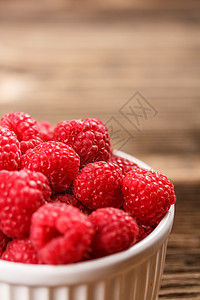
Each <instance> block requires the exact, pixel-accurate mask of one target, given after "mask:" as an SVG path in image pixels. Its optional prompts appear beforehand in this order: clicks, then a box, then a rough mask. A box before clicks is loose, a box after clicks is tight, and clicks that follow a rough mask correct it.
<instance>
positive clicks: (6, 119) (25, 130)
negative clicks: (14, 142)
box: [0, 112, 42, 153]
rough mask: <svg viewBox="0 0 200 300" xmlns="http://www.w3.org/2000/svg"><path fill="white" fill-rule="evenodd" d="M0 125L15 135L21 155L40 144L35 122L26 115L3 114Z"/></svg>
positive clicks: (15, 113)
mask: <svg viewBox="0 0 200 300" xmlns="http://www.w3.org/2000/svg"><path fill="white" fill-rule="evenodd" d="M0 125H1V126H3V127H6V128H8V129H10V130H11V131H13V132H14V133H15V134H16V136H17V139H18V140H19V142H20V148H21V151H22V153H25V152H26V151H27V150H28V149H29V148H33V147H35V146H36V145H38V144H39V143H41V142H42V140H41V138H40V131H39V127H38V125H37V122H36V121H35V120H34V119H33V118H32V117H31V116H30V115H28V114H25V113H23V112H13V113H8V114H5V115H4V116H3V117H2V118H1V121H0Z"/></svg>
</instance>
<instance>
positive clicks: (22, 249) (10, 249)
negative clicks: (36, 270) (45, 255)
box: [1, 239, 40, 264]
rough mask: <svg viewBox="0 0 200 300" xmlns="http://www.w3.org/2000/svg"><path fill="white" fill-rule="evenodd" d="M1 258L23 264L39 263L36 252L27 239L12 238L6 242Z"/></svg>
mask: <svg viewBox="0 0 200 300" xmlns="http://www.w3.org/2000/svg"><path fill="white" fill-rule="evenodd" d="M1 259H3V260H8V261H12V262H19V263H24V264H39V263H40V261H39V260H38V257H37V254H36V252H35V249H34V247H33V244H32V242H31V241H30V240H29V239H22V240H13V241H11V242H9V243H8V245H7V247H6V250H5V251H4V253H3V254H2V256H1Z"/></svg>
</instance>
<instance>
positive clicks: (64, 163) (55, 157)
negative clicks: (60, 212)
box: [21, 141, 80, 192]
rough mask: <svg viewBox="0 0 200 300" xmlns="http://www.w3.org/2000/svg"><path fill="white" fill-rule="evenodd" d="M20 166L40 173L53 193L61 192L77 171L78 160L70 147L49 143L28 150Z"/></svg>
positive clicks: (58, 143)
mask: <svg viewBox="0 0 200 300" xmlns="http://www.w3.org/2000/svg"><path fill="white" fill-rule="evenodd" d="M21 165H22V168H26V169H29V170H32V171H37V172H41V173H42V174H44V175H45V176H46V177H47V178H48V180H49V183H50V186H51V188H52V190H53V191H54V192H62V191H64V190H66V189H67V188H68V186H69V185H70V183H71V182H72V180H73V179H74V177H75V175H76V173H77V172H78V171H79V165H80V158H79V156H78V154H76V152H75V151H74V150H73V149H72V148H71V147H69V146H67V145H65V144H63V143H60V142H54V141H50V142H45V143H42V144H40V145H38V146H37V147H35V148H34V149H30V150H28V151H27V152H26V153H25V154H24V155H23V157H22V161H21Z"/></svg>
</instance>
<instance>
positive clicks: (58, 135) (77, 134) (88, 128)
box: [53, 118, 112, 165]
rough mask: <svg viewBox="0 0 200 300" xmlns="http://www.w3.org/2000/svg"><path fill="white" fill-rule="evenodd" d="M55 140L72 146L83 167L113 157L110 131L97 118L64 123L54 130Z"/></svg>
mask: <svg viewBox="0 0 200 300" xmlns="http://www.w3.org/2000/svg"><path fill="white" fill-rule="evenodd" d="M53 139H54V140H56V141H59V142H63V143H65V144H67V145H69V146H71V147H72V148H73V149H74V150H75V151H76V153H78V155H79V156H80V158H81V165H86V164H88V163H90V162H95V161H101V160H104V161H107V160H109V159H110V157H111V153H112V149H111V145H110V138H109V134H108V129H107V127H106V126H105V125H104V124H103V123H102V122H101V121H100V120H98V119H95V118H93V119H82V120H71V121H62V122H60V123H58V124H57V126H56V128H55V129H54V138H53Z"/></svg>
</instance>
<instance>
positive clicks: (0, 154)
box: [0, 126, 21, 170]
mask: <svg viewBox="0 0 200 300" xmlns="http://www.w3.org/2000/svg"><path fill="white" fill-rule="evenodd" d="M20 160H21V150H20V143H19V141H18V139H17V137H16V135H15V133H14V132H13V131H10V130H9V129H7V128H3V127H1V126H0V170H18V169H19V167H20Z"/></svg>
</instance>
